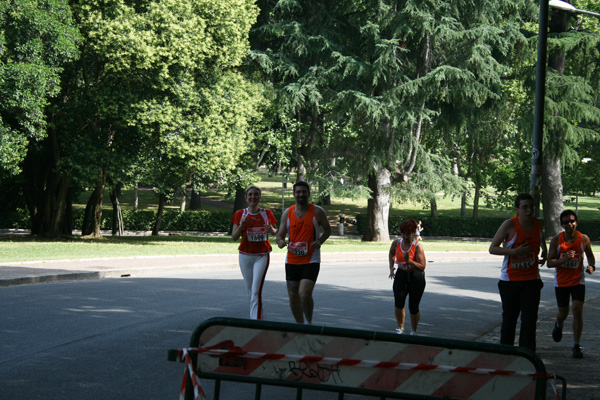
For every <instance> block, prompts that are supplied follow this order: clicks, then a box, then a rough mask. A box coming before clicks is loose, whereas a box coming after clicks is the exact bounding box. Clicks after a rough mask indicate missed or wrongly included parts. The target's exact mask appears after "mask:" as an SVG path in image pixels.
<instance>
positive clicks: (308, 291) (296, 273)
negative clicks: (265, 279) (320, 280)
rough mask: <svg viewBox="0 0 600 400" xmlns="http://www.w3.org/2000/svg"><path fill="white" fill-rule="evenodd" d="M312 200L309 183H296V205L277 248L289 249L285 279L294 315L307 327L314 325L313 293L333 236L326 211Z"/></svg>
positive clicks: (286, 215) (286, 214)
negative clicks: (323, 254)
mask: <svg viewBox="0 0 600 400" xmlns="http://www.w3.org/2000/svg"><path fill="white" fill-rule="evenodd" d="M309 197H310V187H309V186H308V183H306V182H302V181H299V182H296V183H295V184H294V198H295V199H296V204H295V205H293V206H291V207H290V208H288V209H287V210H285V211H284V212H283V214H282V215H281V223H280V225H279V231H278V232H277V246H278V247H279V248H280V249H282V248H284V247H285V246H287V248H288V253H287V257H286V262H285V280H286V283H287V289H288V295H289V298H290V308H291V310H292V315H293V316H294V319H295V320H296V322H297V323H299V324H303V323H304V322H305V319H306V323H307V324H311V323H312V316H313V309H314V301H313V297H312V293H313V289H314V287H315V283H316V282H317V276H318V275H319V270H320V267H321V246H322V245H323V243H325V241H326V240H327V238H328V237H329V236H330V235H331V226H330V225H329V221H328V220H327V215H326V214H325V210H323V209H322V208H321V207H319V206H317V205H314V204H312V203H309V202H308V198H309ZM286 236H288V237H289V240H288V241H286V240H285V238H286Z"/></svg>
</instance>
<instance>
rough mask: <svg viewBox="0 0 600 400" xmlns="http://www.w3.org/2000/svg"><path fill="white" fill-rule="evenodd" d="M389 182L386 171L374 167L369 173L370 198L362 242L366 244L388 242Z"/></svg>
mask: <svg viewBox="0 0 600 400" xmlns="http://www.w3.org/2000/svg"><path fill="white" fill-rule="evenodd" d="M390 182H391V173H390V171H389V170H388V169H386V168H384V167H382V166H380V165H376V166H375V167H374V169H372V170H371V171H370V172H369V189H371V198H370V199H369V200H368V205H367V226H366V229H365V233H364V235H363V238H362V240H364V241H367V242H388V241H389V240H390V233H389V229H388V219H389V214H390V199H391V194H390Z"/></svg>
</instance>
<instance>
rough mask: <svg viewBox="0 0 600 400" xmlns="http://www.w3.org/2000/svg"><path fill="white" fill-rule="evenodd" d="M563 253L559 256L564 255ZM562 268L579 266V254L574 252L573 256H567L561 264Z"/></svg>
mask: <svg viewBox="0 0 600 400" xmlns="http://www.w3.org/2000/svg"><path fill="white" fill-rule="evenodd" d="M566 256H567V255H566V254H565V253H561V254H560V257H559V258H563V257H566ZM561 267H562V268H569V269H577V268H579V267H581V254H575V257H573V258H569V261H567V262H566V263H564V264H563V265H561Z"/></svg>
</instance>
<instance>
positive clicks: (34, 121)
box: [0, 0, 80, 174]
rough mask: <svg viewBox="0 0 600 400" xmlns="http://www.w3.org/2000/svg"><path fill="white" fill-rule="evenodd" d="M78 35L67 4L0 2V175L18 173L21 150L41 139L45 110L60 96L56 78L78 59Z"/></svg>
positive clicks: (26, 0)
mask: <svg viewBox="0 0 600 400" xmlns="http://www.w3.org/2000/svg"><path fill="white" fill-rule="evenodd" d="M79 41H80V35H79V33H78V31H77V28H76V27H75V25H74V23H73V19H72V16H71V11H70V9H69V7H68V5H67V4H65V2H63V1H58V0H45V1H32V0H6V1H3V2H2V3H1V4H0V98H2V102H0V169H2V170H4V171H5V172H7V173H10V174H17V173H19V172H20V165H21V162H22V161H23V159H24V158H25V155H26V152H27V146H28V145H29V143H30V142H31V141H39V140H42V139H43V138H44V137H46V129H47V121H46V118H45V110H46V107H47V105H48V100H49V98H51V97H53V96H56V95H57V94H58V92H59V90H60V77H59V76H60V72H61V71H62V67H63V65H64V64H65V63H66V62H69V61H70V60H72V59H74V58H76V57H77V56H78V51H77V45H78V43H79Z"/></svg>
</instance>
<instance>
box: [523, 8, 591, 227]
mask: <svg viewBox="0 0 600 400" xmlns="http://www.w3.org/2000/svg"><path fill="white" fill-rule="evenodd" d="M550 7H552V8H554V9H556V10H559V11H564V12H568V13H571V14H584V15H589V16H593V17H596V18H599V19H600V13H597V12H593V11H587V10H580V9H578V8H575V7H573V5H571V4H569V3H567V2H565V1H561V0H540V20H539V31H538V54H537V67H536V80H535V110H534V116H533V146H532V147H533V148H532V154H531V185H530V187H529V192H530V194H531V195H532V196H533V200H534V202H533V206H534V214H535V216H536V217H537V216H539V213H540V194H541V189H542V185H541V181H542V144H543V138H544V98H545V96H546V64H547V59H548V57H547V49H548V47H547V44H548V11H549V8H550Z"/></svg>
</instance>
